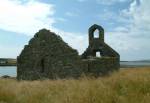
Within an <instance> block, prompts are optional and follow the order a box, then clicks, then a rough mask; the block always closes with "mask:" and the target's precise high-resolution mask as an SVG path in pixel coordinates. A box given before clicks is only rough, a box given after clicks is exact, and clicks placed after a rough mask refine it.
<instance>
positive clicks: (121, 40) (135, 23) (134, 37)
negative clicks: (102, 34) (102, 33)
mask: <svg viewBox="0 0 150 103" xmlns="http://www.w3.org/2000/svg"><path fill="white" fill-rule="evenodd" d="M149 5H150V1H149V0H141V1H140V5H139V4H138V3H137V0H134V1H133V2H132V3H131V5H130V7H129V8H128V9H125V10H123V11H122V17H120V18H123V19H125V21H128V23H127V24H126V26H119V27H116V28H115V29H114V31H112V32H108V35H109V34H110V35H109V36H107V42H108V44H110V45H111V44H113V45H112V46H113V47H114V48H116V49H117V50H118V51H119V52H120V53H121V54H124V55H125V56H126V57H125V56H124V55H121V56H122V58H127V57H128V59H129V58H130V59H135V58H136V59H144V58H142V57H145V58H148V59H149V58H150V54H149V53H148V52H150V47H149V41H150V35H149V34H150V19H149V17H150V11H149ZM117 18H118V17H117Z"/></svg>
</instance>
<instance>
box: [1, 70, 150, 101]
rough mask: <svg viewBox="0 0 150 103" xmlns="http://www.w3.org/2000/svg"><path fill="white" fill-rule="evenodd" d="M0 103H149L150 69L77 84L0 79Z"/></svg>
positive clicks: (121, 73)
mask: <svg viewBox="0 0 150 103" xmlns="http://www.w3.org/2000/svg"><path fill="white" fill-rule="evenodd" d="M0 103H150V68H135V69H122V70H120V71H119V72H115V73H113V74H111V75H110V76H107V77H100V78H97V79H96V78H88V77H82V78H80V79H79V80H74V79H69V80H44V81H32V82H31V81H20V82H18V81H16V80H13V79H0Z"/></svg>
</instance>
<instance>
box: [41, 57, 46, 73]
mask: <svg viewBox="0 0 150 103" xmlns="http://www.w3.org/2000/svg"><path fill="white" fill-rule="evenodd" d="M44 69H45V63H44V59H42V60H41V73H44Z"/></svg>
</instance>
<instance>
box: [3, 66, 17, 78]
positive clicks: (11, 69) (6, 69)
mask: <svg viewBox="0 0 150 103" xmlns="http://www.w3.org/2000/svg"><path fill="white" fill-rule="evenodd" d="M3 75H8V76H11V77H16V76H17V67H16V66H0V77H1V76H3Z"/></svg>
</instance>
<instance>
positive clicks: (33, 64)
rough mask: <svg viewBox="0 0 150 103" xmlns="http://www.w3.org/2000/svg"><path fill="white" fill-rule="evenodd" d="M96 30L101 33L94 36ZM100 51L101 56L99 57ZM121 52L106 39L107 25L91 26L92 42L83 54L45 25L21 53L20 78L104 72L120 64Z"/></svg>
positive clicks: (19, 60) (94, 74)
mask: <svg viewBox="0 0 150 103" xmlns="http://www.w3.org/2000/svg"><path fill="white" fill-rule="evenodd" d="M95 30H98V31H99V37H97V38H95V37H94V32H95ZM97 53H99V55H100V57H96V54H97ZM119 62H120V56H119V54H118V53H117V52H116V51H115V50H113V49H112V48H111V47H110V46H108V45H107V44H106V43H105V42H104V29H103V28H102V27H101V26H99V25H96V24H94V25H93V26H91V27H90V28H89V46H88V48H87V49H86V50H85V52H84V53H83V54H82V55H78V52H77V50H75V49H73V48H72V47H70V46H69V45H68V44H67V43H65V42H64V41H63V40H62V38H61V37H60V36H58V35H56V34H55V33H53V32H51V31H49V30H46V29H42V30H40V31H39V32H37V33H36V34H35V35H34V37H33V38H32V39H31V40H30V41H29V44H28V45H25V47H24V49H23V50H22V52H21V54H20V55H19V56H18V57H17V79H18V80H36V79H48V78H49V79H61V78H78V77H80V76H81V75H82V74H85V75H93V76H101V75H106V74H108V73H110V72H112V71H114V70H118V69H119V67H120V64H119Z"/></svg>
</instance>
